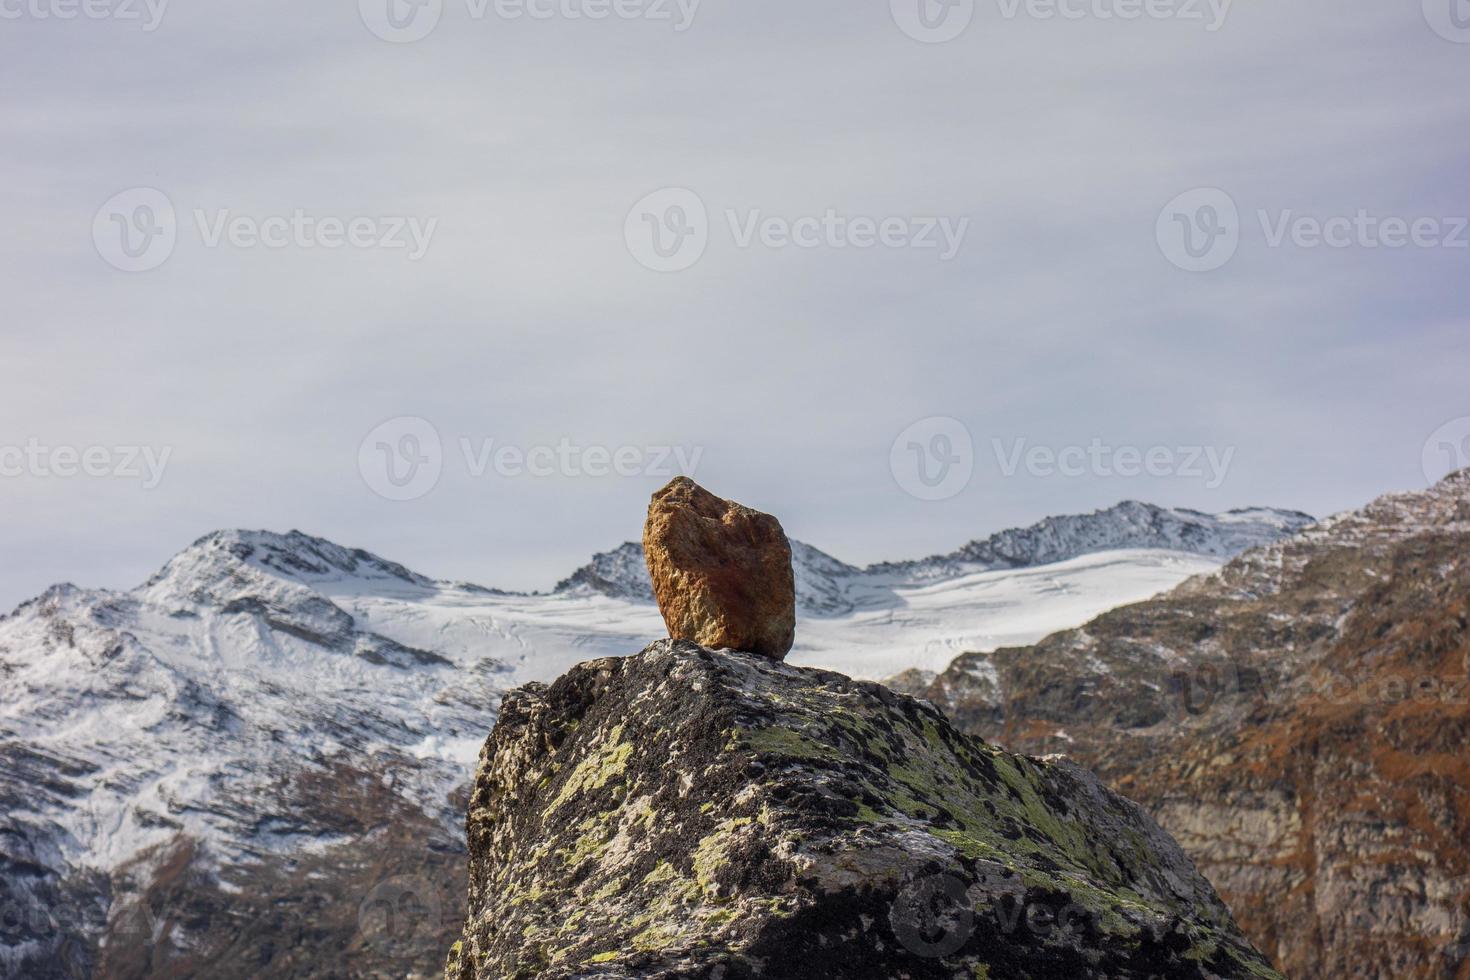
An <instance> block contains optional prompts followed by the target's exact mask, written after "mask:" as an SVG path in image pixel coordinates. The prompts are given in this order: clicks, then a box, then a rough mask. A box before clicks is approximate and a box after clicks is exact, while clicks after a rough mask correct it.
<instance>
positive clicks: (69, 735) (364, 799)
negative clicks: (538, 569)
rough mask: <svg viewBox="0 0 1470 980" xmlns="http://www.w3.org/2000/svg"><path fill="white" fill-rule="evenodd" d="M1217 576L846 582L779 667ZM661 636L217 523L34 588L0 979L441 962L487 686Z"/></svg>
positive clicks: (10, 662)
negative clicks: (165, 548)
mask: <svg viewBox="0 0 1470 980" xmlns="http://www.w3.org/2000/svg"><path fill="white" fill-rule="evenodd" d="M793 550H794V553H795V554H796V556H797V558H796V561H797V566H798V579H797V581H798V589H799V590H803V591H804V594H806V595H807V596H808V597H809V600H808V605H807V608H812V607H813V606H814V605H822V606H823V607H824V608H834V606H833V603H835V602H836V600H835V599H832V598H831V597H832V596H835V595H837V594H838V593H837V592H835V591H833V592H829V593H828V599H826V600H820V601H818V600H812V599H810V597H812V596H818V597H820V596H821V595H822V594H823V592H822V590H823V589H827V588H829V587H830V589H832V590H835V589H837V588H838V586H837V584H836V583H839V582H843V581H845V580H846V579H847V578H849V577H850V576H848V575H846V573H844V572H842V569H843V568H847V567H848V566H844V565H842V563H840V562H837V561H836V560H835V559H830V558H827V557H826V556H821V554H820V553H819V552H816V549H809V548H806V547H804V546H801V545H796V546H794V549H793ZM639 560H640V562H641V554H640V555H639ZM1217 564H1218V559H1216V558H1214V557H1212V556H1209V555H1194V554H1190V553H1186V552H1177V551H1108V552H1102V553H1097V554H1092V555H1087V556H1084V557H1080V558H1076V559H1073V560H1072V561H1070V562H1064V563H1061V564H1057V565H1046V566H1038V567H1035V568H1026V569H1017V570H991V571H981V572H974V573H969V574H965V575H960V576H958V577H954V578H949V579H944V578H940V579H937V580H934V581H930V582H925V583H922V584H915V585H904V584H898V585H894V584H891V582H889V583H888V584H871V583H870V584H871V587H865V590H864V589H858V588H851V589H849V588H847V587H846V586H843V589H844V591H842V592H841V597H842V601H843V602H848V601H853V602H854V604H855V605H858V604H860V605H861V608H855V609H854V610H853V611H851V612H849V613H845V614H839V613H826V614H823V615H819V616H814V615H812V614H810V613H806V614H803V615H804V616H805V617H806V618H805V619H804V620H803V622H802V625H801V627H800V629H799V641H798V644H797V647H796V649H795V650H794V651H793V653H792V654H791V659H792V660H793V661H794V662H797V663H803V664H814V665H820V666H825V667H833V668H837V669H842V670H844V671H847V672H849V673H854V674H862V675H866V676H870V677H874V676H884V675H886V674H888V673H891V672H892V671H893V670H894V669H897V668H899V667H904V666H911V665H919V666H932V667H940V666H943V664H945V663H948V661H949V660H950V659H952V657H953V655H954V654H955V653H957V652H960V651H961V650H964V649H967V648H974V647H975V646H976V645H977V644H979V645H982V646H989V645H994V644H995V643H998V642H1029V641H1032V640H1035V639H1038V638H1040V637H1041V636H1043V635H1045V634H1046V633H1047V632H1050V631H1053V630H1055V629H1057V628H1060V627H1063V626H1069V625H1074V624H1076V623H1080V622H1083V621H1085V620H1086V618H1087V617H1088V616H1090V615H1094V614H1096V613H1097V612H1100V611H1102V610H1104V609H1107V608H1110V607H1112V606H1114V605H1117V604H1118V603H1120V602H1126V601H1131V600H1135V599H1139V598H1143V597H1145V596H1147V595H1150V594H1153V593H1155V592H1157V591H1159V590H1161V589H1164V588H1167V587H1169V586H1172V585H1174V584H1176V583H1178V582H1179V581H1181V580H1182V579H1184V578H1186V577H1187V576H1189V575H1190V574H1193V573H1195V572H1199V571H1204V570H1207V569H1209V568H1212V567H1215V566H1216V565H1217ZM803 583H806V584H803ZM812 583H817V584H816V585H813V584H812ZM857 600H860V603H859V602H858V601H857ZM662 635H664V625H663V623H662V621H661V620H660V618H659V615H658V612H657V610H656V609H655V608H654V607H653V606H652V605H651V604H647V603H643V602H639V601H628V600H625V599H619V598H614V597H611V596H609V595H606V594H602V593H601V592H598V591H594V590H590V589H577V590H574V589H569V590H564V591H562V592H560V593H557V594H554V595H521V594H514V593H508V592H502V591H498V590H493V589H486V588H482V587H479V586H475V585H468V584H465V583H455V582H444V581H438V580H434V579H431V578H428V577H426V576H423V575H420V574H417V573H415V572H412V571H410V570H408V569H406V568H404V567H403V566H401V565H399V564H396V563H394V562H391V561H387V560H385V559H382V558H379V557H376V556H374V555H371V554H368V553H366V552H363V551H359V550H352V549H347V548H343V547H340V546H338V545H335V544H332V543H331V542H328V541H324V540H322V539H319V538H314V537H311V536H309V535H305V534H300V533H294V532H293V533H291V534H271V533H266V532H245V531H227V532H219V533H216V534H212V535H209V536H207V537H205V538H203V539H201V540H200V541H198V542H196V543H195V544H194V545H192V546H191V547H189V548H187V549H185V550H184V551H182V552H180V553H179V554H178V555H177V556H175V557H174V558H173V559H172V560H171V561H170V562H169V563H168V564H167V565H166V566H165V567H164V568H163V569H162V570H161V571H160V572H159V574H157V575H156V576H154V577H153V578H152V579H150V580H149V581H148V582H146V583H144V584H143V585H141V586H139V587H138V588H135V589H130V590H125V591H111V590H98V589H81V588H76V587H74V586H57V587H55V588H52V589H50V590H48V591H47V592H46V593H45V594H43V595H41V596H39V597H38V598H36V599H34V600H32V601H30V602H28V603H25V604H24V605H22V606H21V607H19V608H18V609H17V610H15V611H14V612H13V613H12V614H11V615H9V616H6V617H4V618H0V689H3V691H4V694H5V696H4V698H3V699H0V976H10V975H25V976H28V977H29V976H33V977H40V978H47V977H67V976H77V977H82V976H94V975H95V976H106V977H112V976H118V977H121V976H128V977H133V976H156V977H169V976H187V975H193V974H198V973H201V972H208V973H209V974H210V975H212V976H215V977H234V976H241V977H244V976H257V975H261V974H262V973H266V974H270V975H272V976H282V977H289V976H316V975H320V974H319V973H318V972H315V971H318V970H320V969H321V967H322V963H323V962H324V961H323V958H322V953H321V951H322V950H329V951H331V953H332V956H333V958H334V959H333V962H334V963H336V964H337V965H338V966H339V967H342V968H344V969H348V970H349V972H351V973H353V975H357V976H373V975H381V976H390V977H402V976H404V975H406V974H409V973H412V972H414V971H420V972H423V971H430V972H432V971H433V970H435V969H437V967H438V965H439V960H440V957H441V955H442V950H443V943H442V942H441V939H442V938H443V936H444V935H445V934H446V930H451V929H453V928H454V926H455V920H454V916H455V915H456V914H457V911H458V906H459V896H460V893H461V890H462V881H463V878H462V876H463V860H462V854H463V847H464V843H463V838H462V827H461V817H462V812H463V811H462V803H463V796H464V794H465V792H466V783H467V780H468V778H469V775H470V773H471V772H472V771H473V767H474V761H475V757H476V752H477V750H478V748H479V746H480V744H481V742H482V741H483V739H484V735H485V732H486V730H487V728H488V727H489V726H490V724H492V723H493V720H494V717H495V711H496V708H497V706H498V704H499V699H500V696H501V693H502V692H503V691H505V690H507V689H510V688H512V687H514V686H516V685H519V684H523V683H526V682H528V681H536V680H542V681H546V680H551V679H552V678H555V677H557V676H558V675H560V674H561V673H563V672H564V671H565V670H567V669H568V668H569V667H571V666H572V665H573V664H576V663H579V662H582V661H585V660H588V659H592V658H597V657H606V656H614V655H622V654H626V653H628V652H630V651H633V650H638V649H641V648H642V647H643V646H644V645H645V644H646V643H647V642H648V640H649V639H650V638H653V637H658V636H662ZM405 903H407V904H405ZM403 908H412V909H418V910H419V911H418V912H417V913H414V914H412V915H409V914H400V913H402V909H403ZM393 910H399V912H398V913H395V914H396V918H395V916H394V915H389V914H388V913H389V912H391V911H393ZM394 923H396V924H397V926H398V927H399V929H398V932H396V933H394V932H392V931H391V930H388V926H389V925H391V924H394ZM405 923H408V925H409V926H411V928H406V931H405V926H404V924H405ZM385 930H386V931H385ZM103 938H105V939H106V940H107V941H106V942H105V944H104V945H102V946H100V947H99V945H98V943H99V940H100V939H103ZM344 951H345V952H344ZM343 957H345V959H344V958H343Z"/></svg>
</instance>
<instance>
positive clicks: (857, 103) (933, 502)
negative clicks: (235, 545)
mask: <svg viewBox="0 0 1470 980" xmlns="http://www.w3.org/2000/svg"><path fill="white" fill-rule="evenodd" d="M1451 2H1453V3H1455V4H1458V5H1459V6H1458V8H1456V7H1452V6H1451ZM390 3H391V4H392V6H391V7H390V6H389V4H390ZM921 4H922V6H921ZM1462 24H1465V25H1467V26H1464V27H1462V26H1460V25H1462ZM1467 83H1470V9H1467V8H1466V4H1465V0H1424V2H1423V5H1422V8H1421V5H1420V3H1419V2H1418V0H1405V2H1401V3H1395V4H1383V3H1378V2H1371V0H1350V2H1349V3H1347V4H1343V3H1332V4H1329V3H1327V2H1325V0H1304V2H1298V3H1291V4H1280V3H1277V4H1264V3H1239V4H1234V5H1224V6H1222V5H1221V4H1220V3H1219V2H1217V3H1216V4H1215V5H1214V6H1211V5H1210V4H1209V3H1208V2H1205V0H1149V2H1148V3H1143V2H1141V0H949V2H947V3H945V2H940V0H891V2H888V3H885V2H874V0H869V2H866V3H861V4H854V3H852V2H851V0H842V2H838V0H808V2H804V3H800V4H792V3H789V2H785V3H780V2H769V0H738V2H736V0H704V2H699V3H696V2H695V0H683V2H682V5H681V4H680V3H678V2H676V0H488V2H483V3H482V2H481V0H417V2H416V3H415V2H411V0H360V2H358V0H320V2H313V3H310V4H304V3H299V2H297V3H288V2H284V0H260V2H254V3H251V4H227V3H223V2H218V0H212V2H211V0H201V2H195V3H189V4H185V3H181V2H180V3H177V4H170V3H166V2H164V0H151V5H150V4H149V3H145V2H144V0H87V3H86V5H85V6H84V5H82V3H81V0H0V91H3V92H4V96H3V97H0V132H3V134H4V136H3V139H0V215H4V217H5V219H6V223H7V225H8V232H9V233H8V234H6V235H4V236H3V237H0V297H3V299H0V303H3V306H0V311H3V313H0V365H3V370H4V372H5V373H4V384H3V385H0V502H3V513H4V520H3V522H0V556H3V558H4V560H3V561H0V608H4V609H9V608H12V607H13V606H14V605H15V604H16V603H18V602H20V601H22V600H24V599H26V598H28V597H30V596H33V595H36V594H37V593H39V592H40V591H41V590H43V589H44V588H45V587H47V586H48V585H50V584H52V583H54V582H59V581H71V582H75V583H77V584H79V585H83V586H97V587H129V586H132V585H135V584H137V583H138V582H140V581H142V580H143V579H145V578H146V577H147V576H148V575H149V574H151V572H153V571H154V570H156V569H157V568H158V567H159V566H161V565H162V564H163V563H164V562H165V561H166V560H167V559H168V558H169V557H170V556H171V555H172V554H174V553H175V552H177V551H178V550H180V549H181V548H183V547H186V546H187V545H188V544H189V543H190V542H191V541H193V540H195V539H196V538H198V537H200V536H202V535H204V534H206V533H208V532H210V531H212V530H215V529H218V528H227V527H247V528H267V529H274V530H280V531H285V530H289V529H292V528H297V529H301V530H303V531H307V532H310V533H313V534H317V535H321V536H324V537H328V538H330V539H332V540H335V541H338V542H340V543H343V544H347V545H352V546H358V547H365V548H368V549H370V550H373V551H375V552H378V553H379V554H382V555H384V556H385V557H388V558H391V559H394V560H397V561H400V562H403V563H405V564H407V565H409V566H410V567H413V568H414V569H416V570H418V571H421V572H423V573H425V574H430V575H434V576H438V577H444V578H456V579H465V580H470V581H475V582H480V583H482V584H486V585H491V586H499V587H503V588H515V589H541V588H549V587H550V586H551V585H552V584H553V583H555V582H556V581H557V579H559V578H561V577H562V576H564V575H566V574H567V573H569V572H570V571H571V570H572V569H574V568H575V567H577V566H578V565H580V564H581V563H583V562H584V561H585V560H586V559H587V557H588V556H589V555H590V554H591V553H592V552H593V551H597V550H603V549H606V548H609V547H612V546H614V545H616V544H618V543H619V542H621V541H624V540H629V539H636V538H637V537H638V534H639V532H640V529H641V525H642V520H643V514H644V508H645V506H646V503H647V499H648V496H649V494H650V493H652V492H653V491H654V490H655V489H657V488H658V487H659V486H660V485H662V484H663V483H664V482H666V481H667V480H668V479H669V478H670V477H671V476H673V475H675V473H677V472H679V471H681V470H683V471H686V472H687V471H691V470H692V474H691V475H693V476H694V477H695V478H696V479H698V480H699V481H700V482H701V483H703V484H705V485H707V486H708V487H710V488H711V489H713V490H714V491H716V492H717V493H719V494H721V495H722V496H727V497H732V498H735V499H738V500H741V501H742V502H744V503H747V504H750V505H751V506H755V507H758V508H760V509H762V510H766V511H769V512H771V513H774V514H776V515H777V516H779V517H780V518H781V519H782V521H783V523H784V525H785V526H786V528H787V530H788V532H789V533H790V534H791V535H792V536H794V537H797V538H800V539H802V540H805V541H808V542H810V543H813V544H816V545H818V546H819V547H822V548H824V549H825V550H827V551H829V552H832V553H833V554H835V555H837V556H838V557H841V558H843V559H845V560H848V561H852V562H868V561H876V560H883V559H898V558H907V557H918V556H922V555H926V554H930V553H933V552H937V551H947V550H950V549H952V548H954V547H956V546H958V545H960V544H962V543H963V542H965V541H967V540H970V539H972V538H975V537H979V536H983V535H985V534H988V533H990V532H993V531H995V530H999V529H1002V528H1005V527H1011V526H1018V525H1025V524H1029V523H1032V522H1034V521H1036V520H1038V519H1040V518H1042V517H1045V516H1047V515H1049V514H1057V513H1075V512H1082V511H1089V510H1092V509H1095V508H1098V507H1104V506H1108V505H1111V504H1113V503H1115V502H1117V501H1119V500H1123V499H1130V498H1132V499H1142V500H1148V501H1153V502H1157V503H1160V504H1165V505H1175V506H1186V507H1193V508H1198V509H1202V510H1207V511H1220V510H1225V509H1230V508H1234V507H1242V506H1251V505H1270V506H1279V507H1289V508H1296V509H1302V510H1306V511H1309V512H1312V513H1315V514H1319V515H1322V514H1328V513H1332V512H1335V511H1339V510H1343V509H1346V508H1351V507H1355V506H1358V505H1360V504H1362V503H1364V502H1366V501H1367V500H1369V499H1371V498H1372V497H1374V496H1376V495H1378V494H1381V493H1384V492H1388V491H1391V490H1402V489H1413V488H1416V487H1423V486H1425V485H1427V483H1428V482H1429V481H1431V480H1432V479H1433V478H1434V477H1435V476H1437V475H1439V474H1441V473H1443V472H1446V471H1448V469H1450V468H1451V466H1452V465H1456V464H1459V465H1464V464H1470V385H1467V383H1466V382H1467V375H1470V303H1467V300H1470V276H1467V271H1470V231H1467V230H1466V228H1465V224H1466V222H1465V216H1466V215H1470V186H1467V180H1466V175H1467V173H1470V167H1467V163H1470V100H1466V98H1465V91H1466V89H1467ZM1457 219H1458V220H1457Z"/></svg>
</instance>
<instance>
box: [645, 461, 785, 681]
mask: <svg viewBox="0 0 1470 980" xmlns="http://www.w3.org/2000/svg"><path fill="white" fill-rule="evenodd" d="M643 552H644V556H645V558H646V559H647V561H648V573H649V577H650V578H652V580H653V594H654V597H655V598H657V600H658V608H659V612H661V613H662V614H663V617H664V622H665V623H666V624H667V625H668V627H669V635H670V636H671V637H673V638H674V639H676V640H691V641H693V642H695V643H699V644H702V645H704V646H707V647H715V648H728V649H731V650H744V651H746V652H747V653H758V654H761V655H762V656H765V657H771V658H773V659H775V660H780V659H782V658H783V657H785V656H786V654H787V652H788V651H789V650H790V649H791V643H792V641H793V640H794V639H795V637H796V583H795V581H794V580H793V578H792V574H791V545H790V543H789V542H787V540H786V532H785V531H783V530H781V523H780V522H779V521H777V520H776V519H775V518H774V517H772V516H770V515H769V514H762V513H761V512H760V511H757V510H751V509H750V508H749V507H744V506H741V505H740V504H737V503H735V502H734V501H732V500H721V499H720V498H719V497H716V496H715V495H714V494H712V493H710V492H709V491H708V490H706V489H704V488H703V487H701V486H700V485H699V484H697V483H695V482H694V481H693V480H691V479H689V478H688V477H683V476H681V477H677V478H675V479H674V480H673V481H671V482H670V483H669V485H668V486H666V487H664V488H663V489H662V490H660V491H659V492H658V493H656V494H654V495H653V501H652V502H651V503H650V504H649V505H648V523H647V524H645V525H644V528H643Z"/></svg>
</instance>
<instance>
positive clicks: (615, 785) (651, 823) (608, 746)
mask: <svg viewBox="0 0 1470 980" xmlns="http://www.w3.org/2000/svg"><path fill="white" fill-rule="evenodd" d="M468 835H469V848H470V889H469V908H468V914H467V917H466V923H465V929H464V935H463V937H462V939H461V941H460V942H458V943H456V944H455V947H454V949H453V950H452V951H451V952H450V954H449V955H448V958H447V960H448V962H447V966H446V974H447V977H448V980H491V978H509V977H514V978H529V977H549V978H571V977H585V978H594V977H596V978H617V977H664V978H674V977H705V978H710V980H739V978H751V977H771V978H798V977H800V978H807V977H814V976H822V977H831V978H853V980H859V978H861V980H869V978H881V977H892V978H914V980H929V978H934V980H938V978H945V980H949V978H953V977H966V978H972V977H989V978H992V980H1002V978H1047V977H1056V978H1063V977H1065V978H1068V980H1081V978H1094V977H1095V978H1103V977H1107V978H1114V977H1138V978H1140V980H1142V978H1150V977H1170V978H1173V977H1180V978H1186V977H1200V978H1209V977H1279V974H1276V973H1275V972H1273V971H1272V970H1271V969H1270V968H1269V966H1268V965H1267V964H1266V962H1265V960H1264V959H1263V958H1262V957H1261V956H1260V954H1259V953H1258V952H1256V951H1255V950H1254V949H1253V948H1252V947H1251V946H1250V945H1249V944H1248V943H1246V942H1245V940H1244V939H1242V938H1241V936H1240V934H1239V932H1238V930H1237V929H1236V927H1235V924H1234V923H1233V921H1232V920H1231V918H1230V914H1229V913H1228V912H1227V911H1226V909H1225V907H1224V906H1223V905H1222V904H1221V902H1220V900H1219V899H1218V898H1217V897H1216V895H1215V893H1214V891H1213V890H1212V889H1211V887H1210V885H1209V884H1208V883H1207V882H1206V881H1205V880H1204V879H1203V878H1202V877H1201V876H1200V875H1199V874H1198V873H1197V872H1196V871H1195V869H1194V867H1193V866H1192V865H1191V864H1190V862H1189V860H1188V859H1187V858H1185V856H1184V855H1183V853H1182V852H1181V851H1180V850H1179V848H1178V846H1177V845H1176V844H1175V843H1174V842H1173V841H1172V840H1171V839H1170V838H1169V837H1168V836H1167V835H1166V834H1164V833H1163V831H1161V830H1160V829H1159V828H1158V826H1157V825H1155V824H1154V823H1153V822H1152V820H1150V819H1149V818H1148V817H1147V816H1146V815H1144V814H1143V812H1142V811H1140V810H1139V809H1138V808H1137V807H1136V806H1134V805H1133V804H1132V803H1130V802H1128V801H1127V800H1124V799H1122V798H1121V797H1118V796H1116V795H1115V794H1113V793H1111V792H1109V791H1108V790H1106V789H1105V788H1104V787H1103V786H1102V785H1101V784H1100V783H1099V782H1098V781H1097V779H1096V778H1095V777H1093V776H1092V775H1091V774H1089V773H1087V772H1085V771H1083V770H1081V769H1079V768H1077V767H1075V766H1073V765H1070V764H1068V763H1065V762H1048V761H1040V760H1036V759H1031V758H1027V757H1024V756H1017V755H1012V754H1009V753H1006V752H1002V751H1000V750H998V749H996V748H994V747H992V746H990V745H988V744H987V743H985V742H984V741H982V740H980V739H978V738H975V737H972V736H967V735H964V734H961V733H960V732H958V731H957V730H956V729H954V728H953V727H952V726H951V725H950V724H949V722H948V721H946V720H945V718H944V717H943V716H942V715H941V714H940V713H939V712H938V711H936V710H935V709H934V708H933V707H932V706H930V705H929V704H927V703H926V702H923V701H918V700H915V699H913V698H910V697H907V696H904V695H900V694H895V693H893V692H892V691H889V690H888V689H886V688H884V687H882V686H880V685H876V684H868V683H860V682H856V681H852V680H850V679H848V678H846V677H843V676H841V675H839V674H832V673H827V672H822V671H814V670H805V669H801V668H798V667H793V666H790V665H786V664H781V663H777V662H774V661H772V660H770V659H768V658H764V657H760V656H755V655H751V654H742V653H732V652H728V651H719V652H716V651H711V650H707V649H705V648H703V647H700V646H697V645H695V644H693V643H688V642H679V641H672V640H665V641H660V642H658V643H655V644H653V645H652V646H650V647H649V648H648V649H646V650H644V651H643V652H642V653H640V654H637V655H635V656H631V657H627V658H620V659H608V660H598V661H593V662H591V663H587V664H583V665H581V666H579V667H576V668H574V669H573V670H571V671H570V672H569V673H567V674H566V675H565V676H564V677H562V678H561V679H560V680H558V681H557V682H556V683H555V684H552V685H550V686H549V687H548V686H544V685H539V684H537V685H530V686H528V687H525V688H522V689H520V690H518V691H515V692H513V693H511V694H510V695H508V696H507V697H506V699H505V702H504V704H503V706H502V709H501V713H500V718H499V721H498V722H497V724H496V727H495V731H494V732H493V733H492V734H491V736H490V738H489V740H488V741H487V742H486V744H485V747H484V749H483V751H482V753H481V758H480V765H479V771H478V773H477V775H476V780H475V787H474V792H473V795H472V797H471V800H470V807H469V817H468Z"/></svg>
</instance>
